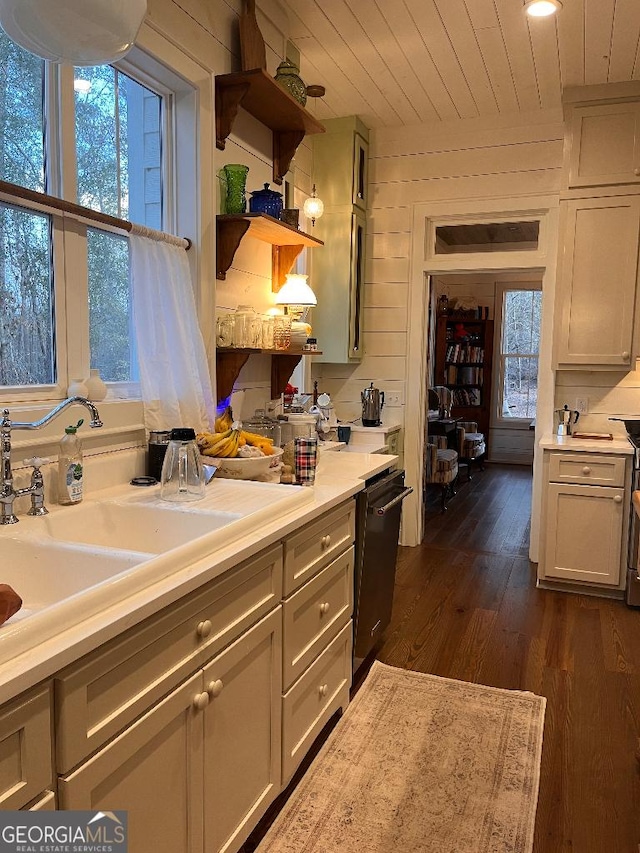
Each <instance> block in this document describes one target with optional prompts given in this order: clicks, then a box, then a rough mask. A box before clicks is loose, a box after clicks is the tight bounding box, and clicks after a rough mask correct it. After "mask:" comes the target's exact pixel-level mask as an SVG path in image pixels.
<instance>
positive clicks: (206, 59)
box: [148, 0, 312, 418]
mask: <svg viewBox="0 0 640 853" xmlns="http://www.w3.org/2000/svg"><path fill="white" fill-rule="evenodd" d="M243 10H244V0H149V4H148V21H149V22H150V24H151V26H153V27H154V28H156V29H158V30H159V31H160V32H161V33H163V35H165V36H166V37H167V38H168V39H170V40H171V41H172V42H174V43H175V44H177V45H178V46H179V47H180V48H181V49H182V50H183V51H184V52H185V53H187V54H189V55H190V56H191V57H193V58H194V59H195V60H196V61H197V62H199V63H200V64H201V65H202V66H204V67H205V68H207V69H209V70H210V71H211V73H212V74H213V75H217V74H226V73H228V72H231V71H238V70H240V45H239V39H238V16H239V14H240V13H241V12H242V11H243ZM257 16H258V24H259V27H260V31H261V33H262V35H263V37H264V40H265V44H266V54H267V70H268V71H269V72H270V73H271V74H275V71H276V68H277V66H278V64H279V63H280V61H281V60H282V58H283V56H284V54H285V48H286V41H287V37H288V30H289V23H288V20H287V17H286V15H285V14H284V12H283V10H282V8H281V6H280V5H279V3H278V2H277V0H261V2H260V4H259V9H258V10H257ZM211 114H212V115H213V105H211ZM271 144H272V136H271V131H269V130H268V129H267V128H266V127H264V125H262V124H261V123H260V122H258V121H256V120H255V119H254V118H253V117H252V116H250V115H249V114H248V113H246V112H245V111H244V110H242V109H241V110H239V113H238V117H237V120H236V122H235V124H234V127H233V131H232V133H231V135H230V136H229V139H228V140H227V144H226V148H225V150H224V151H218V150H217V149H215V148H214V149H213V150H212V151H210V152H204V153H203V156H209V157H210V158H211V161H212V162H213V163H214V164H215V171H216V173H217V172H218V170H219V169H221V168H222V166H224V165H225V164H226V163H244V164H245V165H247V166H249V174H248V178H247V191H248V192H249V191H251V190H258V189H262V187H263V185H264V184H265V183H266V182H271V181H272V164H271V153H272V149H271ZM311 166H312V161H311V149H310V144H309V141H308V139H307V140H305V141H304V142H303V143H302V145H301V146H300V147H299V149H298V151H297V153H296V156H295V159H294V161H293V163H292V168H291V171H290V173H289V176H288V177H289V179H290V181H291V182H292V184H293V189H294V204H295V205H296V206H300V207H301V206H302V203H303V201H304V199H305V198H306V196H307V195H308V194H309V192H310V190H311ZM272 189H276V190H277V189H279V188H278V187H276V186H273V187H272ZM217 192H218V199H217V205H216V212H219V211H220V187H219V185H218V186H217ZM247 198H248V196H247ZM209 226H210V227H209V228H208V233H209V234H210V238H211V239H215V236H214V235H215V222H211V223H209ZM207 278H209V279H210V280H212V281H215V276H214V275H208V276H207ZM215 288H216V298H215V304H216V312H217V313H223V312H227V311H234V310H235V308H236V307H237V306H238V305H251V306H253V307H254V308H255V309H256V311H258V312H266V311H267V310H268V309H269V308H271V307H273V305H274V295H273V294H272V291H271V247H270V246H269V245H267V244H266V243H261V242H259V241H257V240H252V239H245V240H244V241H243V242H242V244H241V246H240V248H239V250H238V252H237V253H236V256H235V258H234V262H233V266H232V267H231V269H230V270H229V272H228V273H227V277H226V280H225V281H215ZM270 377H271V373H270V361H269V359H268V358H266V357H264V356H251V357H250V358H249V361H248V362H247V364H246V365H245V367H244V368H243V370H242V371H241V373H240V377H239V380H238V382H237V383H236V389H238V390H240V391H242V392H243V393H240V394H237V395H236V396H235V397H234V402H235V404H236V409H234V414H235V415H236V416H237V417H241V418H242V417H245V418H246V417H248V416H249V415H250V414H252V412H253V410H254V409H255V408H256V407H258V406H264V404H265V402H266V400H268V398H269V397H270V396H271V395H270Z"/></svg>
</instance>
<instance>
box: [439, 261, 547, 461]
mask: <svg viewBox="0 0 640 853" xmlns="http://www.w3.org/2000/svg"><path fill="white" fill-rule="evenodd" d="M430 302H431V306H432V309H431V310H430V312H429V333H428V335H429V348H428V357H429V365H428V369H427V377H428V387H432V386H433V385H445V386H447V387H449V388H450V389H451V391H452V394H453V398H454V409H453V416H454V417H460V418H462V420H464V421H473V422H476V423H478V425H479V431H480V432H482V433H483V434H484V435H485V440H486V446H487V459H488V460H489V461H491V462H503V463H507V464H518V465H533V455H534V433H535V420H536V409H537V398H538V394H537V391H538V366H539V352H540V321H541V313H542V276H541V274H539V273H535V272H532V273H528V272H527V273H494V274H491V273H471V272H469V273H464V274H438V275H433V276H432V277H431V300H430ZM466 317H471V318H472V319H471V320H470V321H469V320H466V319H465V318H466ZM456 318H457V319H456ZM465 328H468V329H471V330H476V331H479V332H480V335H479V337H480V338H481V340H479V341H478V343H479V344H481V346H479V347H475V348H472V349H471V353H472V354H473V355H474V358H473V360H472V363H471V364H470V365H465V364H464V363H462V362H461V361H460V359H459V358H455V360H454V361H452V360H451V358H454V357H455V352H456V344H455V341H453V340H450V341H444V340H440V338H442V337H444V336H445V334H446V336H447V337H448V338H451V339H453V338H454V337H456V336H457V337H460V336H461V335H463V334H464V330H465ZM489 335H490V336H491V338H492V340H491V341H490V342H488V343H489V344H490V345H489V346H486V343H487V342H486V337H487V336H489ZM474 337H478V335H477V334H476V335H475V336H474ZM464 352H465V350H464V348H463V350H462V353H463V354H464ZM478 353H482V358H480V356H479V354H478ZM448 355H451V358H450V359H449V360H447V356H448ZM456 403H457V405H456Z"/></svg>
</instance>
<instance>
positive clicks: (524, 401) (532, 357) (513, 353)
mask: <svg viewBox="0 0 640 853" xmlns="http://www.w3.org/2000/svg"><path fill="white" fill-rule="evenodd" d="M501 307H502V322H501V327H500V337H501V342H500V350H499V365H498V376H499V395H498V416H499V417H501V418H503V419H505V420H507V419H510V420H511V419H520V420H527V421H531V420H532V418H534V417H535V415H536V406H537V403H538V354H539V349H540V319H541V311H542V291H541V290H540V288H539V287H538V288H535V287H533V286H532V284H531V283H527V284H526V285H524V284H523V285H522V287H518V286H515V285H507V286H505V287H504V289H503V290H502V306H501Z"/></svg>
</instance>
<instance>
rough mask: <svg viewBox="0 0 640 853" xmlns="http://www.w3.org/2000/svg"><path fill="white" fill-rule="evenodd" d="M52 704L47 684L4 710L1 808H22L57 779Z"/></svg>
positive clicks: (0, 719)
mask: <svg viewBox="0 0 640 853" xmlns="http://www.w3.org/2000/svg"><path fill="white" fill-rule="evenodd" d="M50 706H51V688H50V686H49V685H48V684H47V685H45V686H44V687H41V688H37V689H36V690H33V691H31V692H29V693H27V694H25V695H24V696H21V697H20V698H19V699H16V700H15V701H14V702H10V703H9V704H7V705H5V706H4V708H3V709H2V713H0V809H3V810H6V809H9V810H12V809H19V808H22V807H23V806H25V805H26V804H27V803H28V802H29V801H30V800H32V799H33V798H34V797H35V796H37V795H38V794H40V793H41V792H42V791H43V790H44V789H45V788H49V787H50V786H51V784H52V782H53V768H52V766H51V712H50Z"/></svg>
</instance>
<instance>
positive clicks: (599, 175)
mask: <svg viewBox="0 0 640 853" xmlns="http://www.w3.org/2000/svg"><path fill="white" fill-rule="evenodd" d="M570 127H571V154H570V157H569V175H568V183H569V186H570V187H589V186H599V185H605V184H634V183H640V103H629V102H627V103H618V104H597V105H594V106H589V107H575V108H574V110H573V112H572V116H571V125H570Z"/></svg>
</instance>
